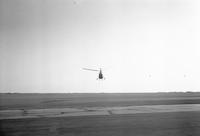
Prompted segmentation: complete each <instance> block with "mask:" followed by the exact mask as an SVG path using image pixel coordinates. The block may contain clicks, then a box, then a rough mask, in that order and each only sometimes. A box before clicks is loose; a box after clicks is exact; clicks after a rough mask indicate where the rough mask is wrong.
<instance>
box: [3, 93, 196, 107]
mask: <svg viewBox="0 0 200 136" xmlns="http://www.w3.org/2000/svg"><path fill="white" fill-rule="evenodd" d="M172 104H200V93H130V94H125V93H124V94H123V93H121V94H120V93H115V94H113V93H112V94H105V93H99V94H37V93H36V94H20V93H16V94H15V93H14V94H9V93H7V94H0V109H1V110H7V109H43V108H69V107H73V108H84V107H111V106H136V105H172Z"/></svg>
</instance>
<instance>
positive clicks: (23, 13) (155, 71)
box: [0, 0, 200, 93]
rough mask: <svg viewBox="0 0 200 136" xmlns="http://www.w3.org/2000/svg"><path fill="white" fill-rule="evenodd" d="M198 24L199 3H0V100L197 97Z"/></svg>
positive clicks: (104, 0)
mask: <svg viewBox="0 0 200 136" xmlns="http://www.w3.org/2000/svg"><path fill="white" fill-rule="evenodd" d="M199 24H200V2H199V1H198V0H0V92H27V93H29V92H55V93H57V92H166V91H167V92H170V91H200V83H199V82H200V25H199ZM83 67H87V68H93V69H98V68H100V67H101V68H102V69H103V74H104V76H105V78H106V80H104V81H98V80H96V78H97V76H98V72H93V71H84V70H82V68H83Z"/></svg>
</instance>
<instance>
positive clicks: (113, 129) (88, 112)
mask: <svg viewBox="0 0 200 136" xmlns="http://www.w3.org/2000/svg"><path fill="white" fill-rule="evenodd" d="M0 131H1V135H2V134H3V135H6V136H7V135H8V136H9V135H12V136H21V135H24V136H27V135H28V136H36V135H37V136H46V135H52V136H55V135H59V136H199V135H200V93H151V94H103V93H102V94H1V95H0Z"/></svg>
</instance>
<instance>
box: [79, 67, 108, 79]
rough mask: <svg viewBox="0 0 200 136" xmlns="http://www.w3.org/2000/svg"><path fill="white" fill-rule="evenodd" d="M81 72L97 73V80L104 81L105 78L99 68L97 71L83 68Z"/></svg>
mask: <svg viewBox="0 0 200 136" xmlns="http://www.w3.org/2000/svg"><path fill="white" fill-rule="evenodd" d="M83 70H89V71H97V72H99V75H98V78H97V80H105V77H104V76H103V73H102V70H101V68H100V69H99V70H96V69H90V68H83Z"/></svg>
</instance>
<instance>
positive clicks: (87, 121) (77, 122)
mask: <svg viewBox="0 0 200 136" xmlns="http://www.w3.org/2000/svg"><path fill="white" fill-rule="evenodd" d="M1 133H2V134H4V135H6V136H21V135H22V136H47V135H48V136H50V135H51V136H56V135H59V136H200V113H199V112H176V113H150V114H135V115H112V116H88V117H65V118H38V119H18V120H1ZM2 136H3V135H2Z"/></svg>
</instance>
